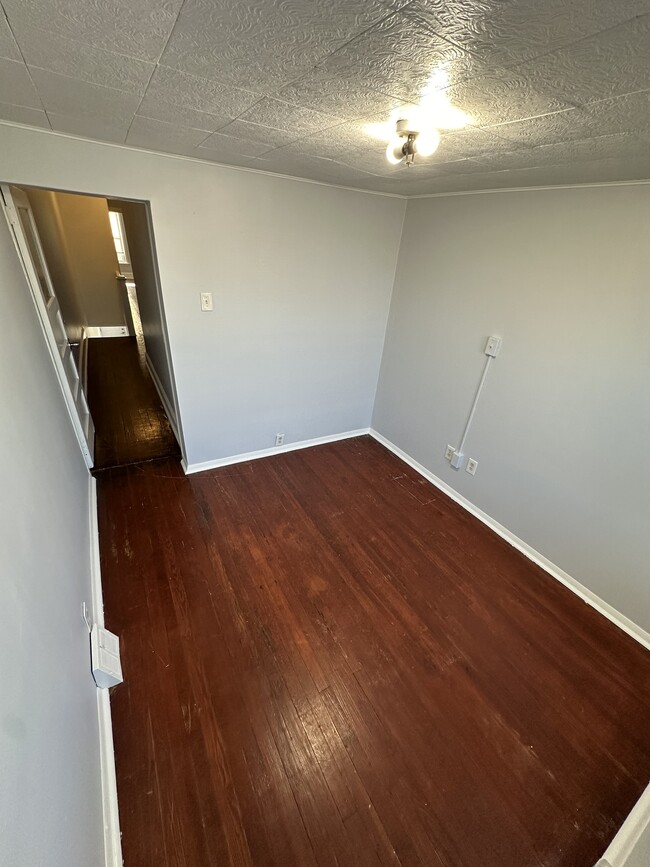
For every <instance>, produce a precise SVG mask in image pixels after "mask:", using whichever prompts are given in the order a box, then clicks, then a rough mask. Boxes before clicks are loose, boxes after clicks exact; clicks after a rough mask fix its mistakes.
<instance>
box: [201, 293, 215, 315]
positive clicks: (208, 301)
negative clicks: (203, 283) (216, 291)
mask: <svg viewBox="0 0 650 867" xmlns="http://www.w3.org/2000/svg"><path fill="white" fill-rule="evenodd" d="M213 309H214V308H213V306H212V292H201V310H202V311H203V312H204V313H209V312H210V310H213Z"/></svg>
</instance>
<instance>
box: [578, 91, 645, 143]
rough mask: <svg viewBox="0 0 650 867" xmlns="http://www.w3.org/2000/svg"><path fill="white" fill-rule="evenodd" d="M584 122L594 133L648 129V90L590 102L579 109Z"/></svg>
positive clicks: (607, 133)
mask: <svg viewBox="0 0 650 867" xmlns="http://www.w3.org/2000/svg"><path fill="white" fill-rule="evenodd" d="M581 115H582V116H583V118H584V123H585V124H586V126H587V127H588V128H589V129H590V130H591V132H592V133H594V134H596V135H612V134H614V133H618V132H632V133H634V132H647V131H648V130H650V90H645V91H641V92H640V93H628V94H625V95H624V96H616V97H613V98H612V99H605V100H603V101H602V102H595V103H590V104H589V105H587V106H586V107H585V108H583V109H582V110H581Z"/></svg>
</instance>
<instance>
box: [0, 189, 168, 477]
mask: <svg viewBox="0 0 650 867" xmlns="http://www.w3.org/2000/svg"><path fill="white" fill-rule="evenodd" d="M3 198H4V200H5V206H6V210H7V215H8V217H9V221H10V223H11V224H12V227H13V229H14V234H15V236H16V241H17V246H18V249H19V252H20V253H21V258H22V259H23V264H25V270H26V272H27V275H28V277H30V282H31V283H32V284H33V288H32V291H33V294H34V300H35V302H36V306H37V308H39V313H41V322H42V324H43V326H44V331H45V332H46V337H48V336H49V338H50V342H51V343H52V344H53V347H54V353H53V358H54V360H55V364H57V362H58V361H60V362H61V365H60V366H61V370H62V371H63V372H64V373H65V381H64V382H62V387H63V390H64V394H65V395H66V396H67V401H68V405H69V408H70V405H71V403H74V402H75V401H77V402H81V404H82V408H83V407H85V409H86V412H87V414H88V431H85V432H84V435H85V442H82V441H81V439H80V443H81V445H82V451H84V456H85V457H86V460H87V463H89V466H92V468H93V471H101V470H105V469H109V468H112V467H117V466H125V465H128V464H134V463H140V462H142V461H150V460H157V459H162V458H166V459H169V458H173V457H178V458H179V459H180V457H181V449H180V442H181V439H180V431H179V426H178V413H177V405H176V393H175V385H174V378H173V371H172V366H171V355H170V352H169V346H168V342H167V333H166V324H165V316H164V308H163V304H162V297H161V294H160V284H159V279H158V269H157V261H156V255H155V245H154V238H153V229H152V225H151V216H150V212H149V207H148V204H147V203H145V202H137V201H130V200H124V199H107V198H103V197H100V196H90V195H85V194H79V193H67V192H59V191H56V190H48V189H41V188H34V187H24V186H21V187H18V186H11V187H5V186H3ZM12 217H13V222H12ZM54 314H56V315H54ZM53 324H54V326H55V327H54V329H53ZM55 331H56V333H54V332H55ZM47 332H49V334H48V333H47ZM51 349H52V347H51ZM57 355H58V359H57V358H55V357H54V356H57ZM60 379H61V376H60ZM74 409H76V406H74V407H72V408H71V416H72V415H74V412H73V411H72V410H74ZM73 423H74V419H73ZM78 435H79V434H78Z"/></svg>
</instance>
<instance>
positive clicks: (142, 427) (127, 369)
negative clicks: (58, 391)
mask: <svg viewBox="0 0 650 867" xmlns="http://www.w3.org/2000/svg"><path fill="white" fill-rule="evenodd" d="M87 391H88V403H89V405H90V413H91V415H92V417H93V421H94V423H95V432H96V437H95V466H94V470H95V471H98V470H106V469H109V468H110V467H119V466H126V465H128V464H135V463H140V462H142V461H152V460H157V459H160V458H168V459H169V458H178V459H179V460H180V456H181V453H180V448H179V446H178V443H177V442H176V437H175V436H174V432H173V430H172V427H171V425H170V423H169V419H168V418H167V416H166V414H165V410H164V409H163V405H162V403H161V401H160V398H159V396H158V392H157V391H156V387H155V385H154V383H153V380H152V379H151V375H150V374H149V371H148V370H147V366H146V364H145V361H144V356H143V355H142V353H141V352H140V351H139V349H138V341H137V339H136V338H135V337H104V338H101V339H97V338H95V339H92V340H89V341H88V380H87Z"/></svg>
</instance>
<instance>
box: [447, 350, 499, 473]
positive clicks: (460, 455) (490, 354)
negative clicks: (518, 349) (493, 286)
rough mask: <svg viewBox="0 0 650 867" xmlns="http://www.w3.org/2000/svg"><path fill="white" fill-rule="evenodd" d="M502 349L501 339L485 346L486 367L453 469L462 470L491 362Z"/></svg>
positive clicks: (453, 460)
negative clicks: (464, 451)
mask: <svg viewBox="0 0 650 867" xmlns="http://www.w3.org/2000/svg"><path fill="white" fill-rule="evenodd" d="M500 349H501V338H500V337H488V341H487V344H486V346H485V354H486V355H487V358H486V359H485V366H484V367H483V373H482V375H481V381H480V382H479V384H478V388H477V389H476V394H475V395H474V402H473V403H472V408H471V409H470V411H469V415H468V416H467V421H466V422H465V429H464V430H463V435H462V437H461V439H460V443H459V445H458V448H457V449H455V451H454V455H453V457H452V458H451V465H452V467H454V469H460V467H461V466H462V464H463V458H464V454H463V449H464V448H465V441H466V439H467V434H468V433H469V429H470V427H471V425H472V421H473V419H474V413H475V412H476V407H477V406H478V402H479V398H480V397H481V392H482V391H483V386H484V385H485V380H486V379H487V375H488V370H489V369H490V362H491V361H494V359H495V358H496V357H497V355H498V354H499V350H500Z"/></svg>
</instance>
